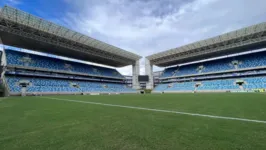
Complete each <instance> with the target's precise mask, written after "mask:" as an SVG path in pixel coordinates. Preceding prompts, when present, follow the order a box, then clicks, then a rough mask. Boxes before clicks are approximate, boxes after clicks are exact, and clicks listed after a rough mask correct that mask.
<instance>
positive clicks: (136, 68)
mask: <svg viewBox="0 0 266 150" xmlns="http://www.w3.org/2000/svg"><path fill="white" fill-rule="evenodd" d="M139 71H140V65H139V60H137V61H136V62H135V63H134V64H133V65H132V88H133V89H140V86H139V80H138V76H139Z"/></svg>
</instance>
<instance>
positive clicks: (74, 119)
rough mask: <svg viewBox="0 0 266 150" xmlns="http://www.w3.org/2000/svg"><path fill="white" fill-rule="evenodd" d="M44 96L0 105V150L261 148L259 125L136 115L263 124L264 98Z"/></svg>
mask: <svg viewBox="0 0 266 150" xmlns="http://www.w3.org/2000/svg"><path fill="white" fill-rule="evenodd" d="M49 97H53V98H57V100H56V99H47V98H44V97H42V98H41V97H10V98H6V99H0V149H1V150H4V149H7V150H12V149H25V150H29V149H62V150H67V149H68V150H73V149H88V150H94V149H95V150H96V149H100V150H101V149H105V150H110V149H113V150H120V149H121V150H144V149H150V150H157V149H158V150H164V149H165V150H171V149H173V150H181V149H191V150H195V149H203V150H207V149H215V150H219V149H221V150H229V149H247V150H256V149H262V150H264V149H266V123H263V122H261V123H259V122H252V121H251V122H248V121H241V120H229V119H221V118H210V117H206V116H191V115H186V114H175V113H170V112H160V111H153V110H144V109H142V110H141V109H135V108H136V107H137V108H139V107H142V108H152V109H157V110H158V109H159V110H171V111H178V112H187V113H193V114H194V113H199V114H205V115H214V116H223V117H233V118H244V119H251V120H260V121H266V94H248V93H241V94H240V93H239V94H237V93H234V94H229V93H224V94H165V95H156V94H154V95H100V96H74V95H73V96H49ZM65 99H68V100H73V101H65ZM82 101H85V102H96V103H101V105H98V104H91V103H83V102H82ZM103 104H114V105H112V106H108V105H103ZM117 105H119V106H120V105H123V106H126V107H127V106H130V107H131V106H134V107H133V108H132V107H131V108H126V107H118V106H117Z"/></svg>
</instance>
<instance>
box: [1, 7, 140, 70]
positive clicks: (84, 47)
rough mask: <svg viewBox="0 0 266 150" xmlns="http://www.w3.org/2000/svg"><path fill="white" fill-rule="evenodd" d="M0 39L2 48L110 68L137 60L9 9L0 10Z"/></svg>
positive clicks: (41, 20) (96, 41) (90, 39)
mask: <svg viewBox="0 0 266 150" xmlns="http://www.w3.org/2000/svg"><path fill="white" fill-rule="evenodd" d="M0 38H1V39H2V42H3V44H6V45H11V46H17V47H21V48H25V49H30V50H35V51H41V52H46V53H52V54H55V55H60V56H65V57H70V58H75V59H80V60H85V61H90V62H94V63H99V64H104V65H109V66H114V67H123V66H127V65H132V64H133V63H134V62H135V61H136V60H139V59H140V58H141V56H139V55H136V54H133V53H131V52H128V51H125V50H123V49H120V48H118V47H115V46H112V45H109V44H106V43H104V42H101V41H99V40H96V39H93V38H91V37H89V36H86V35H84V34H81V33H78V32H75V31H73V30H70V29H68V28H65V27H63V26H59V25H56V24H54V23H52V22H49V21H46V20H44V19H41V18H39V17H36V16H33V15H31V14H29V13H27V12H24V11H21V10H18V9H16V8H13V7H9V6H4V7H3V8H2V9H1V10H0Z"/></svg>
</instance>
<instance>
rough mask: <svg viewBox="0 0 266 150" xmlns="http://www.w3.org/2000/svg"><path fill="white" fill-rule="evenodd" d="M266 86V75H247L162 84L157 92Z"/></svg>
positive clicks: (229, 89) (245, 88) (156, 89)
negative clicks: (245, 76) (243, 76)
mask: <svg viewBox="0 0 266 150" xmlns="http://www.w3.org/2000/svg"><path fill="white" fill-rule="evenodd" d="M264 88H266V77H265V76H263V77H247V78H234V79H218V80H205V81H194V82H182V83H168V84H165V83H164V84H160V85H158V86H157V87H155V89H154V91H155V92H167V91H172V92H174V91H179V92H192V91H193V92H195V91H199V92H200V91H208V92H210V91H232V90H235V91H237V90H253V89H264Z"/></svg>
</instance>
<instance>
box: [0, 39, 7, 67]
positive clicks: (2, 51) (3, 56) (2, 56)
mask: <svg viewBox="0 0 266 150" xmlns="http://www.w3.org/2000/svg"><path fill="white" fill-rule="evenodd" d="M0 51H1V66H6V55H5V51H4V44H3V42H2V39H1V37H0Z"/></svg>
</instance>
